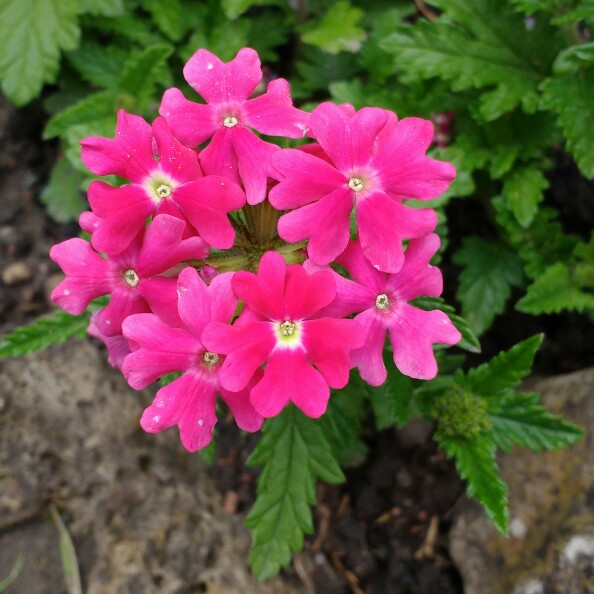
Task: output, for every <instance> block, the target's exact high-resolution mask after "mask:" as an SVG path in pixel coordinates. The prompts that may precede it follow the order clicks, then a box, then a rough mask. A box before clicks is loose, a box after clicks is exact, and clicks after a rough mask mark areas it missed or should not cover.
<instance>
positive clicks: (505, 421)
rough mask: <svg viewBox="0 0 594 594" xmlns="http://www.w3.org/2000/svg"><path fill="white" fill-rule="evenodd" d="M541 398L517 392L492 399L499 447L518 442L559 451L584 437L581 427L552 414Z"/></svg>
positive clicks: (540, 448) (494, 426) (491, 412)
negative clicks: (539, 401)
mask: <svg viewBox="0 0 594 594" xmlns="http://www.w3.org/2000/svg"><path fill="white" fill-rule="evenodd" d="M538 400H539V396H538V394H514V395H510V396H508V397H506V398H503V399H501V400H499V401H497V402H495V401H489V418H490V419H491V421H492V423H493V429H492V435H493V439H494V440H495V443H496V444H497V447H498V448H501V449H502V450H504V451H509V450H511V448H512V445H519V446H522V447H527V448H530V449H531V450H534V451H537V452H538V451H540V450H556V449H558V448H564V447H567V446H569V445H573V444H574V443H577V442H578V441H579V440H580V439H581V438H582V437H583V435H584V432H583V430H582V429H581V428H580V427H578V426H577V425H574V424H573V423H570V422H568V421H566V420H565V419H562V418H561V417H558V416H556V415H553V414H551V413H550V412H549V411H548V410H547V409H546V408H544V406H541V405H540V404H538Z"/></svg>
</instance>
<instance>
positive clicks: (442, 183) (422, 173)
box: [373, 118, 456, 200]
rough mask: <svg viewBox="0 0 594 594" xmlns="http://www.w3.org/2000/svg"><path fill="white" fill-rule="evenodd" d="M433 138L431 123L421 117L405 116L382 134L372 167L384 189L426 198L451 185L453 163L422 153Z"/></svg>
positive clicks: (405, 195) (398, 194) (443, 190)
mask: <svg viewBox="0 0 594 594" xmlns="http://www.w3.org/2000/svg"><path fill="white" fill-rule="evenodd" d="M432 139H433V123H432V122H431V121H429V120H423V119H421V118H404V119H403V120H400V121H399V122H397V123H396V124H395V125H394V126H393V127H392V129H391V132H390V134H389V135H385V137H384V138H383V141H382V146H381V147H378V151H377V157H376V158H375V159H374V161H373V167H374V169H375V170H376V171H377V174H378V177H379V179H380V181H381V184H382V187H383V188H384V189H385V190H386V192H388V193H389V194H393V195H395V196H397V197H405V198H418V199H419V200H429V199H431V198H435V197H436V196H439V195H440V194H442V193H443V192H445V191H446V190H447V189H448V188H449V187H450V184H451V183H452V181H453V179H454V178H455V177H456V169H455V168H454V166H453V165H452V164H451V163H447V162H445V161H437V160H436V159H431V158H430V157H427V156H426V155H425V151H426V150H427V148H428V147H429V145H430V144H431V141H432Z"/></svg>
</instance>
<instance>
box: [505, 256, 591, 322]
mask: <svg viewBox="0 0 594 594" xmlns="http://www.w3.org/2000/svg"><path fill="white" fill-rule="evenodd" d="M516 309H517V310H518V311H521V312H524V313H528V314H533V315H538V314H543V313H545V314H550V313H558V312H560V311H563V310H569V311H578V312H582V311H584V310H585V309H594V295H592V294H590V293H586V292H584V291H582V290H581V288H580V287H579V286H577V285H576V283H575V281H574V280H573V279H572V277H571V275H570V273H569V270H568V268H567V264H564V263H563V262H557V263H556V264H553V265H552V266H549V267H548V268H547V269H546V270H545V271H544V272H543V273H542V274H541V275H540V276H538V277H537V278H536V280H535V281H534V282H533V283H532V284H531V285H530V286H529V287H528V289H527V291H526V295H524V297H522V298H521V299H520V300H519V301H518V302H517V303H516Z"/></svg>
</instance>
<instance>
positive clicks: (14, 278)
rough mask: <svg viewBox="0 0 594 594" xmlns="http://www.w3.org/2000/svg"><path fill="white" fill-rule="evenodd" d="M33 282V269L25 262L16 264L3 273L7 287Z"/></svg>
mask: <svg viewBox="0 0 594 594" xmlns="http://www.w3.org/2000/svg"><path fill="white" fill-rule="evenodd" d="M28 280H31V269H30V268H29V266H27V264H25V262H14V263H13V264H9V265H8V266H7V267H6V268H5V269H4V270H3V271H2V282H3V283H4V284H5V285H17V284H19V283H26V282H27V281H28Z"/></svg>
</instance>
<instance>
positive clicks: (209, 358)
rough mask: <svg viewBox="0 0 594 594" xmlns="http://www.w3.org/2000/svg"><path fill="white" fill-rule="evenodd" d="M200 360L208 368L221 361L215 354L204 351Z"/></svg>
mask: <svg viewBox="0 0 594 594" xmlns="http://www.w3.org/2000/svg"><path fill="white" fill-rule="evenodd" d="M202 360H203V361H204V362H205V363H206V364H207V365H208V366H209V367H214V366H215V365H216V364H217V363H218V362H219V361H220V360H221V358H220V357H219V356H218V355H217V354H216V353H210V352H208V351H206V352H205V353H204V355H202Z"/></svg>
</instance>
